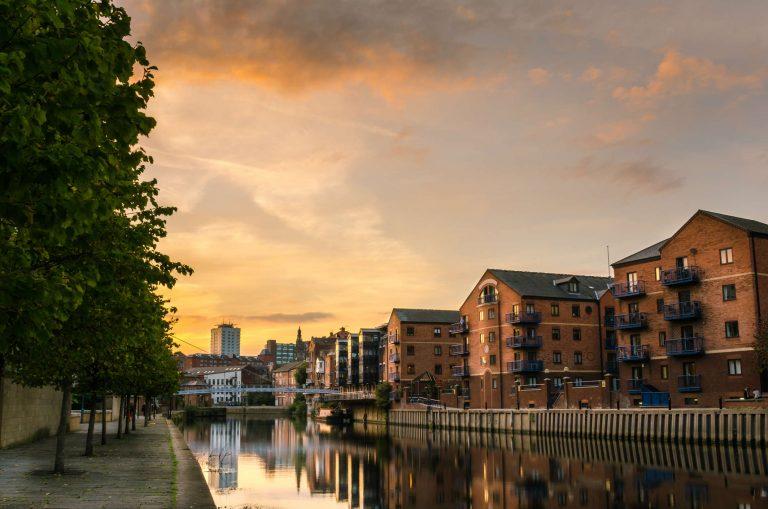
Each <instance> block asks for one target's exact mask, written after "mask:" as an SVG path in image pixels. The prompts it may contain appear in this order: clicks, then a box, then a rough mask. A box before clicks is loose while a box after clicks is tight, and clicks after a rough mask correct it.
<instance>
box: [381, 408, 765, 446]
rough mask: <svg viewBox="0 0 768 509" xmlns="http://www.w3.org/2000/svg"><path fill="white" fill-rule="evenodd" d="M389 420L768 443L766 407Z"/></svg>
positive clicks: (397, 414)
mask: <svg viewBox="0 0 768 509" xmlns="http://www.w3.org/2000/svg"><path fill="white" fill-rule="evenodd" d="M389 423H390V424H391V425H396V426H416V427H423V428H436V429H456V430H471V431H491V432H503V433H522V434H532V435H553V436H568V437H583V438H588V437H594V438H609V439H622V440H640V441H671V442H694V443H733V444H765V443H768V410H764V409H755V408H750V409H746V408H745V409H724V410H718V409H702V410H690V409H679V410H667V409H642V410H636V409H625V410H608V409H604V410H603V409H599V410H597V409H596V410H538V409H529V410H454V409H443V410H437V409H425V410H391V411H390V413H389Z"/></svg>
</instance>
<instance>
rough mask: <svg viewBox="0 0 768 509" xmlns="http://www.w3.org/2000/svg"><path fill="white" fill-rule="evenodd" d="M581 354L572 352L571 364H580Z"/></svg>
mask: <svg viewBox="0 0 768 509" xmlns="http://www.w3.org/2000/svg"><path fill="white" fill-rule="evenodd" d="M581 360H582V359H581V352H573V363H574V364H576V365H578V364H581Z"/></svg>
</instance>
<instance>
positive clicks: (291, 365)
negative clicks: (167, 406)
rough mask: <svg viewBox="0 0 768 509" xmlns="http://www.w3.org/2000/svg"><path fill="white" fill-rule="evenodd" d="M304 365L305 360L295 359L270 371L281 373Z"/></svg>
mask: <svg viewBox="0 0 768 509" xmlns="http://www.w3.org/2000/svg"><path fill="white" fill-rule="evenodd" d="M302 364H303V365H304V366H306V365H307V363H306V361H295V362H289V363H287V364H283V365H282V366H280V367H279V368H275V369H273V370H272V373H282V372H285V371H293V370H294V369H299V368H300V367H301V365H302Z"/></svg>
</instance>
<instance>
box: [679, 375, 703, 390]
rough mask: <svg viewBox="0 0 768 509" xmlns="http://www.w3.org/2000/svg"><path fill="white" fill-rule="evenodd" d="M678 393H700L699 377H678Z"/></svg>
mask: <svg viewBox="0 0 768 509" xmlns="http://www.w3.org/2000/svg"><path fill="white" fill-rule="evenodd" d="M677 390H678V392H701V375H680V376H679V377H677Z"/></svg>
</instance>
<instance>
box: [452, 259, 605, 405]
mask: <svg viewBox="0 0 768 509" xmlns="http://www.w3.org/2000/svg"><path fill="white" fill-rule="evenodd" d="M611 281H612V280H611V279H610V278H606V277H598V276H576V275H572V274H551V273H544V272H523V271H514V270H497V269H488V270H486V271H485V272H484V273H483V275H482V277H481V278H480V280H479V281H478V283H477V284H476V285H475V287H474V288H473V289H472V292H471V293H470V294H469V296H468V297H467V299H466V300H465V301H464V304H463V305H462V306H461V321H458V323H457V324H455V326H454V330H455V331H456V332H457V333H459V334H461V335H462V336H463V337H464V338H465V340H464V347H463V348H462V347H457V351H456V352H454V353H455V356H454V359H455V365H456V366H457V367H456V368H455V373H454V374H455V375H456V380H457V381H461V383H462V386H463V388H464V391H463V392H464V394H467V393H468V397H469V401H470V404H471V406H472V407H474V408H505V407H510V405H511V404H512V402H511V396H512V393H513V388H514V386H515V384H516V383H519V384H521V385H524V386H535V385H539V384H542V383H543V380H544V377H545V374H546V376H548V377H550V378H551V379H552V382H553V386H554V387H555V388H558V387H561V386H562V384H563V379H564V378H565V377H566V376H568V377H570V378H571V379H572V380H573V381H574V382H575V383H577V384H579V383H581V382H583V381H587V380H595V379H599V378H601V377H602V368H603V366H602V365H603V353H602V349H601V347H600V338H601V327H602V319H601V310H600V305H599V302H598V298H599V297H600V296H602V295H603V294H604V293H605V292H606V291H607V290H608V287H609V285H610V283H611ZM465 402H466V398H465Z"/></svg>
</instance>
